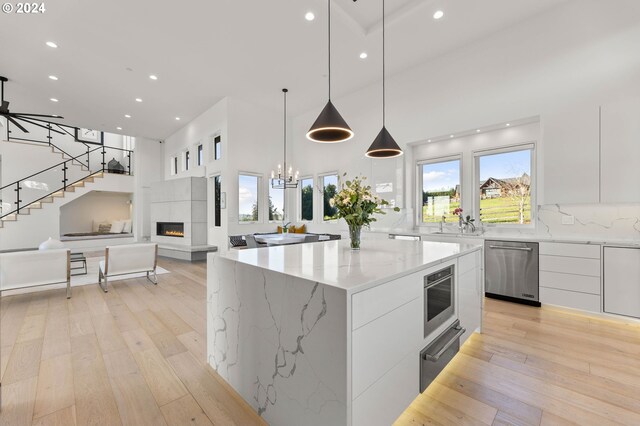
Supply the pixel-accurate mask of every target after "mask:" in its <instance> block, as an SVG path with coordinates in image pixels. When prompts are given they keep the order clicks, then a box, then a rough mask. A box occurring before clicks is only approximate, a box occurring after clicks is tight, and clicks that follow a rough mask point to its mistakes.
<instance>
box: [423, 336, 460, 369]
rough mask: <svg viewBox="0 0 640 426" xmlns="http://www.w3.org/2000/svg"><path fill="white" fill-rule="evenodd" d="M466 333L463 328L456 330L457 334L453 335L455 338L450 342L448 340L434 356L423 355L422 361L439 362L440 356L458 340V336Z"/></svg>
mask: <svg viewBox="0 0 640 426" xmlns="http://www.w3.org/2000/svg"><path fill="white" fill-rule="evenodd" d="M466 331H467V329H465V328H460V329H458V332H457V333H456V334H455V336H453V337H452V338H451V340H449V341H448V342H447V344H446V345H444V346H443V347H442V349H440V350H439V351H438V352H436V353H435V354H424V360H425V361H433V362H435V361H437V360H439V359H440V357H441V356H442V354H444V353H445V352H446V351H447V350H448V349H449V348H450V347H451V345H453V344H454V343H455V342H456V340H458V339H459V338H460V336H462V335H463V334H464V333H465V332H466Z"/></svg>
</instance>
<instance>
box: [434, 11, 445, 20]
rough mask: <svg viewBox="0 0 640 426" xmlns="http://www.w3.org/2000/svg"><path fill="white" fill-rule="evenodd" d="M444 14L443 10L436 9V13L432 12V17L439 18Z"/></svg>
mask: <svg viewBox="0 0 640 426" xmlns="http://www.w3.org/2000/svg"><path fill="white" fill-rule="evenodd" d="M443 16H444V12H443V11H441V10H437V11H436V13H434V14H433V19H441V18H442V17H443Z"/></svg>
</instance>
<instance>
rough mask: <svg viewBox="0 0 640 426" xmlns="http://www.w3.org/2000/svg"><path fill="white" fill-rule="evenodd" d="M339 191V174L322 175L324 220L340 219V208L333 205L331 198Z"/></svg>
mask: <svg viewBox="0 0 640 426" xmlns="http://www.w3.org/2000/svg"><path fill="white" fill-rule="evenodd" d="M337 193H338V175H337V174H335V175H333V174H332V175H325V176H322V220H336V219H338V209H336V208H335V207H332V206H331V204H330V202H329V200H331V199H332V198H333V197H334V196H335V195H336V194H337Z"/></svg>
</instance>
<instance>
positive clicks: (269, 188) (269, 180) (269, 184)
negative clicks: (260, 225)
mask: <svg viewBox="0 0 640 426" xmlns="http://www.w3.org/2000/svg"><path fill="white" fill-rule="evenodd" d="M272 190H274V191H282V220H278V219H273V220H272V219H270V218H269V214H270V213H271V212H270V211H269V202H268V200H269V198H270V197H271V191H272ZM285 191H286V189H275V188H272V187H271V179H267V194H266V195H267V198H266V200H267V204H266V206H265V208H266V216H265V218H266V222H267V223H282V221H283V220H284V219H285V215H284V208H285V205H286V196H285ZM258 211H260V202H258ZM259 217H260V213H258V218H259Z"/></svg>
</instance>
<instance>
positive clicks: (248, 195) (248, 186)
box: [238, 175, 258, 215]
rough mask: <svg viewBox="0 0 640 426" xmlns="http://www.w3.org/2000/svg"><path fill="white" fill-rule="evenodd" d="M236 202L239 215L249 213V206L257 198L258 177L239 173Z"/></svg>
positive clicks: (251, 205)
mask: <svg viewBox="0 0 640 426" xmlns="http://www.w3.org/2000/svg"><path fill="white" fill-rule="evenodd" d="M238 185H239V190H238V202H239V207H240V209H239V210H240V211H239V212H238V213H239V214H240V215H243V214H251V207H253V205H254V204H255V203H256V201H257V200H258V178H257V177H255V176H245V175H240V178H239V180H238Z"/></svg>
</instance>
